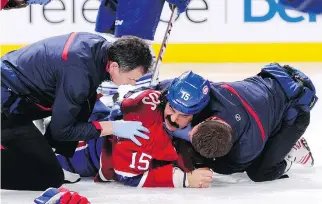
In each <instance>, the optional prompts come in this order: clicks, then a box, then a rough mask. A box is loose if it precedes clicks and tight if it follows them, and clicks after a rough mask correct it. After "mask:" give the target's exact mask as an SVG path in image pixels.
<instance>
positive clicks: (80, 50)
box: [1, 32, 110, 141]
mask: <svg viewBox="0 0 322 204" xmlns="http://www.w3.org/2000/svg"><path fill="white" fill-rule="evenodd" d="M109 45H110V43H109V42H107V41H106V40H105V39H104V38H103V37H101V36H99V35H96V34H91V33H84V32H82V33H71V34H66V35H60V36H55V37H51V38H47V39H44V40H41V41H39V42H36V43H33V44H31V45H29V46H26V47H23V48H21V49H19V50H16V51H13V52H10V53H8V54H6V55H5V56H3V57H2V58H1V61H2V65H1V72H2V79H3V81H2V84H1V85H2V89H3V88H4V87H5V88H6V89H8V88H9V90H10V91H9V92H4V93H5V94H7V98H9V96H10V97H11V96H12V95H16V96H19V97H18V98H17V99H16V102H14V103H11V104H8V103H7V104H6V105H7V106H10V108H9V109H8V107H7V110H8V111H7V112H6V114H7V116H8V117H10V116H11V115H16V116H17V115H18V116H19V115H20V116H21V118H28V119H31V120H35V119H39V118H43V117H44V116H46V115H47V116H49V115H52V120H51V125H50V130H51V135H52V138H53V139H54V140H58V141H63V140H64V141H80V140H88V139H92V138H97V137H99V136H100V131H98V130H97V129H96V128H95V126H94V125H93V124H92V123H89V122H88V119H89V116H90V114H91V112H92V108H93V106H94V103H95V99H96V89H97V88H98V86H99V84H101V82H102V81H104V80H109V79H110V76H109V74H108V73H107V72H106V65H107V50H108V46H109ZM2 92H3V91H2ZM2 94H3V93H2ZM22 99H23V100H27V99H28V100H27V101H28V102H29V103H31V104H32V103H33V104H36V105H35V106H34V107H33V109H32V110H33V112H32V114H30V111H29V110H31V109H30V107H28V106H26V103H22V102H17V101H23V100H22ZM5 102H6V101H3V100H2V109H5V108H6V107H5V106H4V103H5ZM29 105H30V104H29ZM35 107H36V108H35ZM2 111H3V110H2ZM44 112H45V114H44ZM31 115H32V116H31Z"/></svg>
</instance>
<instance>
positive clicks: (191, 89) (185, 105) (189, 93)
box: [166, 71, 210, 115]
mask: <svg viewBox="0 0 322 204" xmlns="http://www.w3.org/2000/svg"><path fill="white" fill-rule="evenodd" d="M209 92H210V83H209V81H208V80H205V79H204V78H203V77H201V76H200V75H198V74H195V73H193V72H192V71H187V72H185V73H183V74H182V75H181V76H179V77H178V78H175V79H174V80H173V81H172V83H171V85H170V86H169V89H168V93H167V95H166V97H167V99H168V102H169V103H170V105H171V106H172V107H173V108H174V109H176V110H178V111H180V112H182V113H184V114H189V115H194V114H196V113H199V112H200V111H201V110H202V109H204V108H205V107H206V105H207V104H208V102H209V100H210V93H209Z"/></svg>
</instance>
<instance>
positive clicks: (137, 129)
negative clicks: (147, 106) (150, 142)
mask: <svg viewBox="0 0 322 204" xmlns="http://www.w3.org/2000/svg"><path fill="white" fill-rule="evenodd" d="M99 123H100V125H101V127H102V129H103V130H102V131H101V136H106V135H115V136H117V137H121V138H124V139H130V140H132V141H133V142H134V143H135V144H136V145H138V146H141V145H142V144H141V143H140V142H139V140H137V139H136V138H135V137H141V138H143V139H146V140H147V139H149V136H147V135H146V134H144V133H143V132H145V133H150V131H149V130H148V129H147V128H145V127H144V126H143V125H142V122H139V121H124V120H116V121H102V122H99Z"/></svg>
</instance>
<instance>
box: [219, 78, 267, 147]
mask: <svg viewBox="0 0 322 204" xmlns="http://www.w3.org/2000/svg"><path fill="white" fill-rule="evenodd" d="M221 86H222V87H224V88H226V89H228V90H229V91H230V92H231V93H233V94H235V95H236V96H237V97H238V98H239V100H240V101H241V102H242V104H243V105H244V107H245V108H246V109H247V110H248V112H249V113H250V114H251V115H252V116H253V118H254V119H255V121H256V123H257V125H258V127H259V130H260V131H261V134H262V140H263V141H264V140H265V130H264V127H263V125H262V122H261V121H260V119H259V117H258V115H257V113H256V112H255V111H254V110H253V109H252V107H250V105H249V104H248V103H247V102H246V101H245V100H244V99H242V97H241V96H240V95H239V94H238V93H237V91H236V90H235V89H234V88H233V87H231V86H229V85H228V84H222V85H221Z"/></svg>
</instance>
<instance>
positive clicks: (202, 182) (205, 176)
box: [187, 168, 213, 188]
mask: <svg viewBox="0 0 322 204" xmlns="http://www.w3.org/2000/svg"><path fill="white" fill-rule="evenodd" d="M187 179H188V183H189V188H208V187H209V186H210V184H211V183H212V181H213V172H212V171H210V169H208V168H200V169H196V170H193V171H192V172H190V173H187Z"/></svg>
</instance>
